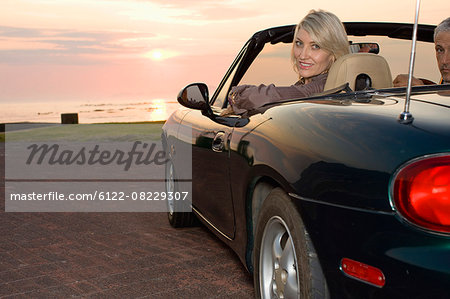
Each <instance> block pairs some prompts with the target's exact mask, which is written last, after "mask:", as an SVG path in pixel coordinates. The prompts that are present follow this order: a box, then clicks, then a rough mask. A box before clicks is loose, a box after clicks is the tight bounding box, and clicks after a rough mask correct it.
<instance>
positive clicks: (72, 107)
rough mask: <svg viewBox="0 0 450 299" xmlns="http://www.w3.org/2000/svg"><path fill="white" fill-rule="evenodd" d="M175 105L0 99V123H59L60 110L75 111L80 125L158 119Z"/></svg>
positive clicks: (159, 102) (167, 103)
mask: <svg viewBox="0 0 450 299" xmlns="http://www.w3.org/2000/svg"><path fill="white" fill-rule="evenodd" d="M179 107H180V104H178V102H176V101H166V100H142V101H140V100H135V101H120V102H119V101H96V102H82V101H60V102H9V103H3V102H0V123H17V122H32V123H61V114H62V113H78V121H79V123H80V124H92V123H109V122H141V121H162V120H166V119H167V118H168V117H169V116H170V114H171V113H172V112H173V111H175V110H176V109H177V108H179Z"/></svg>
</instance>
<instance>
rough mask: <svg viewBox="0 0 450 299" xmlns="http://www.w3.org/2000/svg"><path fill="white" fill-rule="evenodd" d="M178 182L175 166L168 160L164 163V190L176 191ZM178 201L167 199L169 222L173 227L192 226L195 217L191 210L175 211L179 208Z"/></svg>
mask: <svg viewBox="0 0 450 299" xmlns="http://www.w3.org/2000/svg"><path fill="white" fill-rule="evenodd" d="M178 191H179V190H178V184H177V179H176V174H175V167H174V165H173V163H172V161H170V160H169V161H168V162H167V164H166V192H167V193H169V192H172V194H175V192H178ZM180 204H181V203H180V201H177V200H167V211H168V212H167V216H168V218H169V223H170V225H172V226H173V227H187V226H193V225H194V224H195V223H196V217H195V215H194V213H192V212H177V211H179V210H181V208H180Z"/></svg>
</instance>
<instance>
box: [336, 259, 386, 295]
mask: <svg viewBox="0 0 450 299" xmlns="http://www.w3.org/2000/svg"><path fill="white" fill-rule="evenodd" d="M341 270H342V271H343V272H344V273H345V274H347V275H348V276H350V277H353V278H356V279H358V280H361V281H364V282H366V283H369V284H372V285H374V286H377V287H380V288H381V287H383V286H384V284H385V283H386V279H385V278H384V274H383V272H381V270H380V269H378V268H375V267H372V266H369V265H366V264H363V263H361V262H358V261H354V260H351V259H348V258H343V259H342V261H341Z"/></svg>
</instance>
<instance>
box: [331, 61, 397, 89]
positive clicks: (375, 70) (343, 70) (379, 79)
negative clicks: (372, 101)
mask: <svg viewBox="0 0 450 299" xmlns="http://www.w3.org/2000/svg"><path fill="white" fill-rule="evenodd" d="M358 75H366V76H368V78H369V80H368V81H370V82H371V86H370V87H371V88H374V89H379V88H389V87H392V75H391V70H390V69H389V65H388V63H387V62H386V60H385V59H384V58H383V57H382V56H380V55H376V54H371V53H352V54H347V55H344V56H342V57H340V58H339V59H337V60H336V61H335V62H334V63H333V65H332V66H331V68H330V70H329V71H328V78H327V82H326V83H325V88H324V91H327V90H329V89H333V88H336V87H338V86H341V85H343V84H345V83H349V85H350V88H351V89H352V90H355V81H356V78H357V77H358ZM359 78H361V76H360V77H359Z"/></svg>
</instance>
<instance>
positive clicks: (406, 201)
mask: <svg viewBox="0 0 450 299" xmlns="http://www.w3.org/2000/svg"><path fill="white" fill-rule="evenodd" d="M393 195H394V203H395V207H396V208H397V210H398V212H399V213H400V214H401V215H402V216H403V217H404V218H406V219H407V220H408V221H410V222H411V223H413V224H416V225H418V226H421V227H423V228H426V229H429V230H434V231H438V232H445V233H450V156H435V157H431V158H425V159H422V160H418V161H415V162H413V163H411V164H409V165H407V166H406V167H404V168H403V169H402V170H401V171H400V172H399V173H398V174H397V175H396V177H395V180H394V194H393Z"/></svg>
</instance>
